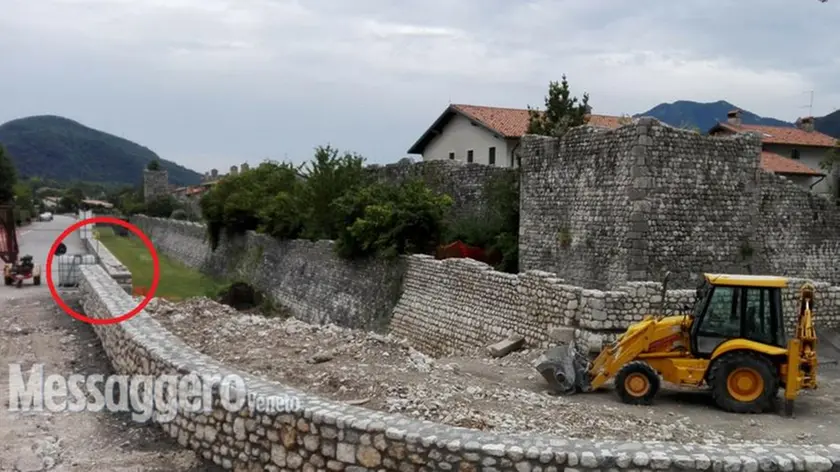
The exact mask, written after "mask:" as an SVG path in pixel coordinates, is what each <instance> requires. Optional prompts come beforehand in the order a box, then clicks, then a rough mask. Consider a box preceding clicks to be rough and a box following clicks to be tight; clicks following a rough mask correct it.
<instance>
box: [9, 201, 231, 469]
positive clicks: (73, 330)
mask: <svg viewBox="0 0 840 472" xmlns="http://www.w3.org/2000/svg"><path fill="white" fill-rule="evenodd" d="M74 221H75V220H74V219H73V218H70V217H61V216H59V217H56V219H55V220H54V221H51V222H43V223H34V224H32V225H30V226H27V227H24V228H22V229H21V230H20V232H19V234H20V243H21V254H22V255H23V254H30V255H32V256H33V257H34V260H35V262H37V263H39V264H42V266H43V265H44V264H45V263H46V258H47V252H48V251H49V249H50V247H51V246H52V243H53V241H55V239H56V238H57V237H58V235H59V234H60V233H61V232H62V231H63V230H64V229H65V228H67V227H69V226H70V225H72V224H73V222H74ZM65 244H66V245H67V246H68V253H81V252H82V246H81V242H80V240H79V237H78V235H72V236H70V237H69V238H68V239H67V240H65ZM53 274H54V280H56V278H57V267H56V268H54V269H53ZM24 283H25V285H24V286H23V287H21V288H15V287H6V286H0V314H2V316H3V317H4V320H3V321H2V323H0V395H2V399H0V400H2V406H0V408H2V409H3V411H2V412H0V471H39V470H55V471H81V470H86V469H90V470H103V471H104V470H107V471H137V472H140V471H151V472H154V471H159V472H164V471H166V472H187V471H189V472H200V471H212V470H219V469H218V468H216V467H213V466H210V465H207V464H204V463H202V462H200V461H199V460H198V459H197V458H196V455H195V454H194V453H192V452H190V451H186V450H183V449H182V448H181V447H180V446H178V445H177V444H175V443H174V442H173V441H171V440H170V439H169V438H168V437H164V436H163V433H162V432H161V431H160V430H159V429H158V428H156V427H153V426H146V425H140V424H137V423H134V422H133V421H131V418H130V417H128V416H126V415H125V414H113V413H106V412H99V413H94V412H79V413H73V412H49V411H41V412H36V411H28V412H21V411H10V398H9V386H10V383H11V378H10V377H11V375H10V373H11V372H12V367H13V365H15V364H19V365H20V367H21V371H22V372H23V373H24V376H25V377H24V378H25V379H26V378H28V377H29V372H30V368H31V367H32V366H33V364H43V370H44V375H45V376H47V375H50V374H60V375H64V376H69V375H71V374H82V375H90V374H103V375H109V374H112V373H113V371H112V369H111V367H110V365H109V364H108V359H107V357H106V356H105V353H104V352H103V350H102V346H101V345H100V343H99V340H98V338H97V337H96V335H95V334H94V332H93V330H92V329H91V327H90V326H89V325H87V324H85V323H82V322H79V321H77V320H75V319H73V318H71V317H70V316H69V315H67V314H65V313H62V312H61V311H60V310H59V309H58V307H57V305H56V304H55V303H54V302H53V300H52V299H51V298H50V294H49V289H48V288H47V285H46V277H44V280H43V281H42V285H41V286H37V287H36V286H33V285H32V282H31V281H27V282H24ZM66 295H67V296H66V297H65V300H66V301H68V302H70V301H71V300H72V295H71V294H66Z"/></svg>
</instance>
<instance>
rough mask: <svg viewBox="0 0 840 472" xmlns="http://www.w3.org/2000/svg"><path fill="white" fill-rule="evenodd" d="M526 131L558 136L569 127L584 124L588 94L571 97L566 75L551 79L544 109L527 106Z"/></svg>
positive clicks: (587, 110)
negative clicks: (579, 97)
mask: <svg viewBox="0 0 840 472" xmlns="http://www.w3.org/2000/svg"><path fill="white" fill-rule="evenodd" d="M528 114H529V123H528V133H529V134H539V135H543V136H555V137H560V136H563V135H564V134H566V131H568V130H569V128H572V127H574V126H580V125H583V124H586V123H587V121H588V115H589V94H586V93H584V94H583V99H581V100H578V98H577V97H572V96H571V92H570V91H569V82H568V81H567V80H566V76H565V75H563V78H562V80H561V81H560V82H556V81H552V82H549V84H548V95H547V96H546V97H545V111H540V110H538V109H532V108H531V107H530V106H529V107H528Z"/></svg>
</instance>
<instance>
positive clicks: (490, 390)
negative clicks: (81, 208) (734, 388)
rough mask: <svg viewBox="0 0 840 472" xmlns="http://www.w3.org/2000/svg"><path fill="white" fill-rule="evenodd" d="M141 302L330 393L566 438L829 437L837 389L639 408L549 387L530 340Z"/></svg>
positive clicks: (269, 374)
mask: <svg viewBox="0 0 840 472" xmlns="http://www.w3.org/2000/svg"><path fill="white" fill-rule="evenodd" d="M147 310H148V311H149V313H151V314H152V316H153V317H155V318H156V319H158V320H159V321H160V322H161V323H162V324H163V325H164V326H166V327H167V328H168V329H170V330H171V331H172V332H174V333H176V334H177V335H178V336H180V337H181V338H182V339H184V340H185V342H186V343H187V344H189V345H191V346H193V347H194V348H196V349H198V350H199V351H201V352H203V353H205V354H208V355H210V356H213V357H214V358H216V359H219V360H221V361H222V362H226V363H229V364H230V365H234V366H236V367H238V368H241V369H243V370H245V371H248V372H251V373H253V374H256V375H259V376H262V377H264V378H267V379H272V380H277V381H280V382H283V383H285V384H287V385H292V386H294V387H297V388H300V389H302V390H306V391H308V392H314V393H318V394H320V395H322V396H324V397H327V398H331V399H335V400H341V401H346V402H350V403H353V404H359V405H364V406H365V407H367V408H372V409H377V410H382V411H388V412H394V413H401V414H404V415H407V416H410V417H414V418H418V419H428V420H433V421H437V422H440V423H445V424H450V425H455V426H463V427H469V428H475V429H481V430H488V431H496V432H523V431H531V432H541V433H549V434H554V435H561V436H565V437H574V438H600V439H633V440H637V441H638V440H666V441H678V442H702V443H714V444H720V443H722V442H728V441H733V440H735V441H738V440H746V441H759V442H762V443H765V444H768V443H774V442H787V443H791V442H793V443H800V444H808V443H830V442H836V434H835V433H833V432H832V431H836V430H837V429H836V428H837V425H838V422H837V419H838V418H840V411H838V406H837V405H838V400H840V398H838V397H836V396H835V397H831V396H830V391H832V390H834V391H836V390H835V389H829V392H828V395H829V396H826V393H825V392H824V393H822V394H819V395H816V394H812V393H811V392H809V393H807V394H805V395H804V396H803V399H802V400H800V401H799V402H798V404H797V408H798V415H799V418H800V419H802V418H807V421H796V420H791V419H786V418H782V417H780V416H778V415H773V414H768V415H759V416H747V415H733V414H728V413H725V412H721V411H719V410H716V409H715V408H714V407H713V406H712V405H711V404H710V400H709V398H708V395H707V394H705V393H698V392H695V391H681V390H668V391H665V390H663V392H662V393H661V394H660V397H661V398H660V400H659V401H658V403H657V405H656V406H653V407H639V406H631V405H625V404H622V403H620V402H619V400H618V399H617V398H616V397H615V395H614V394H612V393H611V392H598V393H590V394H585V395H576V396H573V397H555V396H551V395H549V394H548V393H547V389H546V386H545V385H544V383H543V380H542V378H541V377H540V376H539V374H538V373H537V372H536V370H535V369H534V368H533V367H532V365H531V362H532V361H533V359H535V358H536V357H538V355H539V354H540V353H539V352H537V351H520V352H517V353H513V354H511V355H508V356H507V357H505V358H503V359H491V358H489V357H488V356H486V355H485V354H484V353H482V352H481V351H477V352H474V353H470V354H465V355H463V356H460V357H451V358H444V359H432V358H429V357H427V356H425V355H423V354H422V353H420V352H418V351H416V350H414V349H412V348H411V347H410V346H409V345H408V343H407V342H405V341H401V340H397V339H393V338H391V337H390V336H382V335H378V334H374V333H367V332H364V331H356V330H348V329H343V328H340V327H336V326H334V325H327V326H313V325H308V324H306V323H303V322H300V321H298V320H294V319H282V318H266V317H263V316H261V315H259V314H248V313H240V312H237V311H236V310H234V309H232V308H230V307H228V306H225V305H220V304H218V303H215V302H213V301H211V300H208V299H202V298H198V299H192V300H188V301H185V302H181V303H179V304H177V305H176V304H172V303H169V302H166V301H164V300H161V299H155V300H154V301H153V302H152V303H151V304H150V305H149V307H148V308H147ZM244 340H259V342H247V341H244ZM488 344H489V343H488Z"/></svg>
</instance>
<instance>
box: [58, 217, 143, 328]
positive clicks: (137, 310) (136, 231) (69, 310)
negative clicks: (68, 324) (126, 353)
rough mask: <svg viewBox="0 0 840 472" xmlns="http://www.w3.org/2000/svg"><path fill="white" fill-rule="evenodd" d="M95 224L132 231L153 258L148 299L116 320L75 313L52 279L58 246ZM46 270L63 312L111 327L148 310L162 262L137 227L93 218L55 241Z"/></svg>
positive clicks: (73, 226) (102, 218) (118, 221)
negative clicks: (74, 232) (63, 298)
mask: <svg viewBox="0 0 840 472" xmlns="http://www.w3.org/2000/svg"><path fill="white" fill-rule="evenodd" d="M94 223H110V224H115V225H118V226H122V227H123V228H126V229H128V230H129V231H131V232H132V233H134V234H135V235H137V237H138V238H140V240H141V241H143V244H145V245H146V249H148V250H149V253H150V254H151V256H152V265H153V266H154V271H153V273H152V286H151V287H149V291H148V292H147V294H146V298H144V299H143V301H141V302H140V304H139V305H137V306H136V307H135V308H134V309H133V310H131V311H129V312H128V313H126V314H124V315H120V316H118V317H116V318H106V319H97V318H89V317H87V316H85V315H83V314H81V313H78V312H76V311H74V310H73V309H72V308H70V307H69V306H67V304H66V303H64V300H62V299H61V296H60V295H59V294H58V291H57V290H56V289H55V284H54V283H53V279H52V263H53V257H54V256H55V250H56V249H57V248H58V245H59V244H61V241H63V240H64V239H65V238H67V236H70V233H72V232H73V231H76V230H77V229H79V228H81V227H82V226H87V225H90V224H94ZM46 270H47V286H49V288H50V294H52V297H53V300H55V302H56V303H57V304H58V306H59V307H61V309H62V310H64V311H65V312H66V313H67V314H69V315H70V316H72V317H73V318H76V319H77V320H79V321H83V322H85V323H90V324H94V325H109V324H116V323H121V322H123V321H125V320H127V319H129V318H131V317H133V316H135V315H136V314H138V313H140V311H141V310H143V308H146V305H148V304H149V302H150V301H152V298H154V296H155V291H156V290H157V286H158V281H159V280H160V260H159V259H158V253H157V250H155V246H154V245H153V244H152V241H151V240H150V239H149V238H148V237H147V236H146V235H145V234H143V232H142V231H141V230H140V228H138V227H137V226H134V225H133V224H131V223H129V222H127V221H123V220H121V219H119V218H113V217H110V216H96V217H93V218H86V219H83V220H79V221H77V222H75V223H73V225H72V226H70V227H69V228H67V229H65V230H64V232H63V233H61V234H60V235H59V236H58V239H56V240H55V242H54V243H53V245H52V247H51V248H50V252H49V254H47V267H46Z"/></svg>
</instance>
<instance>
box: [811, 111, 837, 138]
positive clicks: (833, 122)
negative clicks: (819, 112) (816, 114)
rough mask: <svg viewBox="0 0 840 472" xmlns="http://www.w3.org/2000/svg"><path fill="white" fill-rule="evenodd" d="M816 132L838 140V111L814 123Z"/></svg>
mask: <svg viewBox="0 0 840 472" xmlns="http://www.w3.org/2000/svg"><path fill="white" fill-rule="evenodd" d="M814 127H816V128H817V131H819V132H821V133H825V134H827V135H829V136H834V137H835V138H837V139H840V110H837V111H835V112H833V113H829V114H828V115H825V116H823V117H821V118H817V120H816V121H815V122H814Z"/></svg>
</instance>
